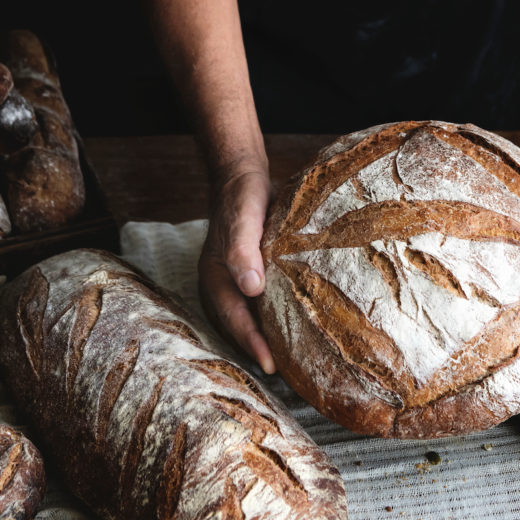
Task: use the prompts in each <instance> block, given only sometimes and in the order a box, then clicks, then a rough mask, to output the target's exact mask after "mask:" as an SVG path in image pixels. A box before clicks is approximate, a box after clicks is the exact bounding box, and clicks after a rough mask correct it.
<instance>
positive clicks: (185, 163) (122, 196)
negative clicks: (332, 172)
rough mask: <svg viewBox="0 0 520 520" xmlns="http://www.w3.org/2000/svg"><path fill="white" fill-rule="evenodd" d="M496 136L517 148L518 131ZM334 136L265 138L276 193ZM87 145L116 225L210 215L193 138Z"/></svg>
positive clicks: (91, 142) (130, 139) (106, 141)
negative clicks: (504, 138) (510, 141)
mask: <svg viewBox="0 0 520 520" xmlns="http://www.w3.org/2000/svg"><path fill="white" fill-rule="evenodd" d="M498 133H500V134H502V135H504V136H505V137H507V138H508V139H511V140H512V141H513V142H514V143H516V144H517V145H520V131H515V132H498ZM335 137H336V136H334V135H323V134H320V135H303V134H277V135H266V136H265V142H266V148H267V154H268V157H269V161H270V168H271V176H272V179H273V183H274V186H275V190H276V188H277V187H279V186H280V185H281V184H282V183H283V182H284V181H285V180H286V179H287V178H288V177H289V176H291V175H292V174H294V173H296V172H297V171H298V170H299V169H301V168H302V167H303V166H304V165H305V164H307V163H308V162H309V161H310V160H311V159H312V157H313V156H314V155H315V153H316V152H317V151H318V150H319V149H320V148H321V147H322V146H324V145H325V144H327V143H329V142H331V141H332V140H333V139H334V138H335ZM85 146H86V150H87V154H88V156H89V158H90V161H91V162H92V164H93V166H94V168H95V169H96V171H97V173H98V175H99V179H100V182H101V186H102V188H103V190H104V192H105V194H106V196H107V199H108V204H109V207H110V209H111V210H112V212H113V214H114V216H115V218H116V220H117V222H118V224H120V225H121V224H123V223H125V222H127V221H128V220H157V221H166V222H172V223H178V222H183V221H186V220H192V219H196V218H204V217H207V216H208V200H209V183H208V177H207V173H206V169H205V166H204V164H203V161H202V158H201V155H200V152H199V150H198V148H197V145H196V143H195V140H194V139H193V137H192V136H185V135H171V136H154V137H125V138H118V137H109V138H106V137H103V138H88V139H85Z"/></svg>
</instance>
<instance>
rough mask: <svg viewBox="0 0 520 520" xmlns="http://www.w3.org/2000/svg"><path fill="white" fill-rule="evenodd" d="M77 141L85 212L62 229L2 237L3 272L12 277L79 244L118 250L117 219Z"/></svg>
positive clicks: (0, 265) (0, 267) (0, 259)
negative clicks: (82, 178)
mask: <svg viewBox="0 0 520 520" xmlns="http://www.w3.org/2000/svg"><path fill="white" fill-rule="evenodd" d="M76 141H77V143H78V150H79V158H80V165H81V170H82V172H83V177H84V180H85V207H84V209H83V212H82V213H81V215H80V216H79V217H78V218H77V219H76V220H75V221H73V222H71V223H69V224H67V225H65V226H61V227H59V228H54V229H49V230H45V231H35V232H31V233H22V234H17V233H16V231H14V232H13V234H12V235H9V236H8V237H6V238H3V239H0V275H5V276H7V278H8V279H10V278H12V277H14V276H16V275H18V274H20V273H21V272H22V271H24V270H25V269H27V268H28V267H30V266H31V265H33V264H35V263H36V262H39V261H40V260H43V259H45V258H47V257H49V256H52V255H55V254H58V253H63V252H65V251H69V250H71V249H76V248H79V247H93V248H99V249H106V250H109V251H112V252H114V253H118V252H119V231H118V228H117V225H116V222H115V220H114V217H113V216H112V214H111V212H110V210H109V208H108V204H107V201H106V198H105V196H104V194H103V192H102V190H101V187H100V184H99V182H98V179H97V176H96V174H95V170H94V168H93V167H92V165H91V163H90V162H89V161H88V159H87V157H86V155H85V150H84V146H83V143H82V141H81V138H80V137H79V136H78V135H76Z"/></svg>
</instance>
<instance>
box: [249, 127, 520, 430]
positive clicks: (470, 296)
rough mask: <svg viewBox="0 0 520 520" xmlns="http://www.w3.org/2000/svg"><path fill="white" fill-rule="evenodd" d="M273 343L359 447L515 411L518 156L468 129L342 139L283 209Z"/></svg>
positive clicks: (290, 192)
mask: <svg viewBox="0 0 520 520" xmlns="http://www.w3.org/2000/svg"><path fill="white" fill-rule="evenodd" d="M262 249H263V255H264V260H265V267H266V290H265V293H264V294H263V296H262V297H261V299H260V302H259V305H260V311H261V312H260V314H261V320H262V323H263V328H264V332H265V334H266V336H267V339H268V342H269V345H270V347H271V349H272V351H273V355H274V358H275V361H276V365H277V367H278V369H279V370H280V372H281V374H282V375H283V377H284V378H285V379H286V380H287V382H288V383H289V384H290V385H291V386H292V387H293V388H294V389H295V390H296V391H297V392H298V393H299V394H300V395H301V396H302V397H304V398H305V399H307V400H308V401H309V402H310V403H311V404H313V405H314V406H315V407H316V408H317V409H318V410H319V411H320V412H322V413H323V414H325V415H327V416H328V417H330V418H332V419H333V420H335V421H337V422H339V423H341V424H343V425H344V426H346V427H348V428H350V429H352V430H354V431H356V432H360V433H365V434H372V435H379V436H385V437H403V438H405V437H410V438H413V437H440V436H448V435H457V434H463V433H467V432H471V431H474V430H480V429H485V428H489V427H491V426H494V425H496V424H498V423H500V422H501V421H504V420H505V419H507V418H508V417H510V416H511V415H513V414H515V413H518V411H519V410H520V361H519V359H518V355H519V345H520V314H519V311H520V150H519V149H518V148H517V147H515V146H514V145H513V144H512V143H510V142H509V141H507V140H505V139H503V138H501V137H499V136H497V135H495V134H492V133H490V132H486V131H484V130H481V129H480V128H477V127H476V126H473V125H455V124H449V123H443V122H439V121H426V122H414V121H412V122H403V123H395V124H386V125H381V126H377V127H372V128H369V129H367V130H364V131H361V132H356V133H353V134H350V135H347V136H343V137H340V138H339V139H338V140H337V141H335V142H334V143H332V144H331V145H330V146H328V147H326V148H325V149H323V150H322V151H321V152H320V154H319V156H318V158H317V159H316V161H315V163H314V164H313V165H312V166H310V167H309V168H307V169H306V170H305V171H304V172H303V173H302V174H301V175H299V176H297V177H295V178H294V179H293V180H292V182H291V183H290V184H289V185H288V186H287V188H286V189H285V191H284V193H283V194H282V195H281V197H280V198H279V199H278V200H277V202H276V204H275V205H274V207H273V209H272V212H271V216H270V218H269V220H268V222H267V224H266V232H265V235H264V240H263V246H262Z"/></svg>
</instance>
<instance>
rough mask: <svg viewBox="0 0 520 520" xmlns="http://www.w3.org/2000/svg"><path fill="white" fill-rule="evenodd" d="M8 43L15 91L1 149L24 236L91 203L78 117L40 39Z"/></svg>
mask: <svg viewBox="0 0 520 520" xmlns="http://www.w3.org/2000/svg"><path fill="white" fill-rule="evenodd" d="M6 40H7V43H6V45H5V48H4V49H3V53H4V59H5V61H6V64H7V65H8V67H9V69H10V71H11V74H12V76H13V79H14V87H15V90H14V91H13V92H12V93H11V95H10V97H9V98H8V99H7V100H6V106H5V107H4V109H3V115H4V117H0V136H1V139H0V151H1V150H2V149H7V150H8V153H6V160H5V161H4V162H3V165H2V169H3V170H5V171H4V172H3V173H4V176H5V178H6V180H7V193H6V200H7V206H8V209H9V213H10V215H11V221H12V223H13V225H14V226H15V227H16V228H17V229H18V230H20V231H22V232H27V231H33V230H43V229H49V228H54V227H58V226H61V225H64V224H66V223H68V222H70V221H71V220H73V219H74V218H75V217H77V216H78V215H79V213H80V212H81V211H82V209H83V205H84V202H85V186H84V182H83V174H82V172H81V168H80V163H79V156H78V148H77V145H76V141H75V138H74V127H73V123H72V119H71V116H70V112H69V109H68V107H67V104H66V102H65V99H64V98H63V94H62V92H61V87H60V82H59V78H58V75H57V73H56V70H55V67H54V63H53V61H52V59H51V58H50V57H49V55H48V54H47V53H46V52H45V49H44V47H43V46H42V44H41V42H40V41H39V39H38V37H37V36H36V35H34V34H33V33H31V32H30V31H22V30H19V31H11V32H9V33H8V35H7V38H6ZM8 104H10V106H7V105H8ZM25 105H28V107H27V106H25ZM28 108H30V111H29V110H28ZM0 115H1V113H0ZM31 116H32V117H31ZM2 141H4V142H2Z"/></svg>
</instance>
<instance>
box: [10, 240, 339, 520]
mask: <svg viewBox="0 0 520 520" xmlns="http://www.w3.org/2000/svg"><path fill="white" fill-rule="evenodd" d="M0 311H1V313H0V325H1V329H2V331H3V334H2V337H0V365H1V369H2V374H3V377H4V379H5V381H6V384H7V385H8V386H9V388H10V390H11V392H12V394H13V396H14V398H15V399H16V400H17V402H18V404H19V406H20V407H21V409H22V411H23V412H24V413H25V414H26V415H27V417H28V418H29V419H30V421H31V423H32V424H33V426H34V428H35V429H36V430H37V431H38V433H39V435H40V437H41V438H42V441H43V442H44V443H45V445H46V448H47V450H48V453H49V456H52V460H53V462H54V463H55V464H56V466H57V467H58V468H59V469H60V470H61V472H62V473H63V474H64V477H65V480H66V482H67V484H68V485H69V486H70V488H71V489H72V491H73V492H74V493H75V494H77V495H78V496H79V497H80V498H82V499H83V500H84V501H85V502H86V503H87V504H89V505H90V506H91V507H92V508H93V509H94V510H95V511H96V512H97V513H98V514H99V515H100V516H101V517H102V518H106V519H120V520H123V519H124V520H132V519H142V518H154V519H157V520H170V519H171V518H175V519H177V520H183V519H184V520H188V519H189V520H197V519H200V520H203V519H208V518H226V519H230V520H231V519H236V520H247V519H249V520H252V519H256V518H266V519H267V518H269V519H280V520H282V519H284V520H305V519H322V520H325V519H327V520H329V519H338V520H340V519H341V520H343V519H345V518H347V514H346V501H345V493H344V488H343V482H342V480H341V477H340V475H339V473H338V471H337V470H336V469H335V468H334V467H333V466H332V465H331V463H330V461H329V460H328V458H327V456H326V455H325V454H324V453H323V452H322V451H321V450H320V449H319V448H318V447H317V446H316V445H315V444H314V443H313V442H312V440H311V439H310V438H309V437H308V436H307V435H306V434H305V433H304V432H303V430H302V429H301V427H299V425H298V424H297V423H296V422H295V421H294V419H292V417H290V416H289V415H288V413H287V412H286V411H285V409H284V408H283V406H282V405H281V404H279V403H278V402H277V401H276V400H275V399H274V398H273V397H271V396H270V395H269V394H268V393H267V392H266V391H265V390H264V389H263V388H262V387H261V385H260V384H259V383H258V382H257V381H256V380H255V379H254V378H253V377H252V376H250V375H249V374H248V373H247V372H245V371H244V370H243V369H241V368H240V367H239V366H238V365H237V364H236V363H234V362H233V361H232V360H231V352H230V350H229V348H228V347H226V346H225V345H224V344H223V343H222V342H220V341H219V340H218V339H217V338H216V337H215V336H214V335H213V334H212V333H211V332H210V331H209V330H208V329H207V327H206V326H205V325H204V324H203V323H201V322H200V321H199V320H197V319H196V318H195V317H193V316H191V315H189V314H188V313H187V312H186V311H185V310H184V309H183V307H182V303H181V302H180V301H178V300H176V299H174V297H173V296H172V295H171V294H170V293H166V292H165V291H163V290H161V289H159V288H157V287H156V286H154V285H153V284H152V283H151V282H149V281H148V280H146V279H145V278H144V277H142V276H141V275H139V274H137V273H136V272H135V271H133V270H132V269H131V268H130V267H129V266H128V265H127V264H125V263H123V262H121V261H120V260H118V259H117V258H116V257H114V256H113V255H110V254H108V253H104V252H100V251H94V250H77V251H72V252H69V253H65V254H62V255H59V256H56V257H53V258H50V259H48V260H46V261H44V262H41V263H39V264H37V265H36V266H34V267H33V268H31V269H29V270H28V271H27V272H25V273H24V274H23V275H21V276H20V277H18V278H17V279H16V280H14V281H13V282H11V283H9V284H7V285H6V286H5V287H3V288H2V289H0Z"/></svg>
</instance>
